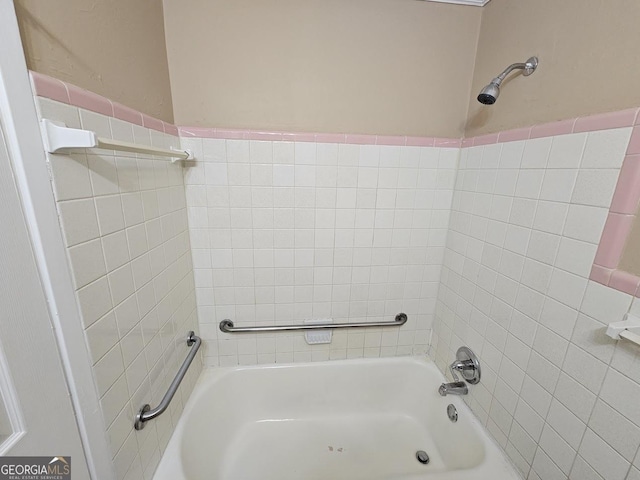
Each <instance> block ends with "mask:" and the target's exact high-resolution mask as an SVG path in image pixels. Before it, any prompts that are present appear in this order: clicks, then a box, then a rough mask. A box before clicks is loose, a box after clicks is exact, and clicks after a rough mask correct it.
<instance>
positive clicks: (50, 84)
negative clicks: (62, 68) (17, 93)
mask: <svg viewBox="0 0 640 480" xmlns="http://www.w3.org/2000/svg"><path fill="white" fill-rule="evenodd" d="M30 73H31V85H32V87H33V91H34V92H35V94H36V95H38V96H40V97H46V98H50V99H51V100H56V101H58V102H62V103H67V104H68V103H69V92H67V87H66V85H65V84H64V82H61V81H60V80H57V79H55V78H53V77H49V76H47V75H43V74H41V73H38V72H30Z"/></svg>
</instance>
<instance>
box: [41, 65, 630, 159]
mask: <svg viewBox="0 0 640 480" xmlns="http://www.w3.org/2000/svg"><path fill="white" fill-rule="evenodd" d="M30 74H31V81H32V85H33V90H34V92H35V93H36V95H39V96H42V97H46V98H51V99H52V100H56V101H59V102H63V103H67V104H71V105H75V106H77V107H82V108H86V109H88V110H92V111H94V112H98V113H102V114H103V115H109V116H112V117H115V118H119V119H121V120H125V121H128V122H131V123H134V124H136V125H143V126H145V127H148V128H152V129H154V130H158V131H161V132H166V133H170V134H172V135H176V132H177V134H179V135H183V136H186V137H195V138H220V139H228V140H234V139H244V140H274V141H277V140H288V141H294V142H322V143H352V144H356V145H391V146H417V147H430V146H436V147H442V148H460V147H463V148H466V147H470V146H478V145H491V144H494V143H503V142H514V141H518V140H527V139H529V138H542V137H550V136H555V135H564V134H569V133H578V132H593V131H597V130H606V129H611V128H621V127H631V126H633V125H640V115H639V114H638V112H639V109H637V108H634V109H627V110H622V111H618V112H609V113H602V114H597V115H589V116H584V117H578V118H572V119H566V120H559V121H555V122H549V123H545V124H540V125H533V126H531V127H524V128H516V129H512V130H505V131H502V132H498V133H492V134H487V135H480V136H477V137H467V138H434V137H413V136H393V135H363V134H348V133H347V134H344V133H309V132H284V131H267V130H252V129H226V128H206V127H190V126H175V125H171V124H168V123H166V122H163V121H161V120H158V119H156V118H153V117H150V116H149V115H146V114H143V113H140V112H138V111H136V110H133V109H131V108H129V107H126V106H124V105H121V104H119V103H116V102H112V101H110V100H109V99H107V98H105V97H102V96H100V95H97V94H95V93H92V92H89V91H88V90H83V89H81V88H79V87H76V86H75V85H71V84H69V83H66V82H63V81H61V80H58V79H56V78H52V77H49V76H47V75H43V74H41V73H37V72H30ZM636 129H638V130H640V127H636ZM634 130H635V129H634ZM633 138H634V142H633V144H631V145H630V148H631V150H632V151H633V152H634V153H640V133H635V131H634V137H633Z"/></svg>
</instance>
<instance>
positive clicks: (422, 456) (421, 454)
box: [416, 450, 429, 465]
mask: <svg viewBox="0 0 640 480" xmlns="http://www.w3.org/2000/svg"><path fill="white" fill-rule="evenodd" d="M416 458H417V459H418V461H419V462H420V463H423V464H425V465H426V464H427V463H429V455H427V452H425V451H424V450H418V451H417V452H416Z"/></svg>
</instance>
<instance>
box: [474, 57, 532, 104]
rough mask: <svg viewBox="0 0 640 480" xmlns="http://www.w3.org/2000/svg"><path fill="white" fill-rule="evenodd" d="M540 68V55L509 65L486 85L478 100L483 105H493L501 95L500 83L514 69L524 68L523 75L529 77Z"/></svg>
mask: <svg viewBox="0 0 640 480" xmlns="http://www.w3.org/2000/svg"><path fill="white" fill-rule="evenodd" d="M536 68H538V57H531V58H530V59H529V60H527V61H526V62H525V63H514V64H513V65H509V66H508V67H507V68H506V69H505V70H504V71H503V72H502V73H501V74H500V75H498V76H497V77H496V78H494V79H493V80H491V82H490V83H489V85H487V86H486V87H484V88H483V89H482V90H481V91H480V94H479V95H478V101H479V102H480V103H482V104H483V105H493V104H494V103H496V100H497V99H498V96H500V85H502V81H503V80H504V79H505V78H506V77H507V75H509V74H510V73H511V72H512V71H514V70H524V71H523V72H522V75H524V76H525V77H528V76H529V75H531V74H532V73H533V72H535V71H536Z"/></svg>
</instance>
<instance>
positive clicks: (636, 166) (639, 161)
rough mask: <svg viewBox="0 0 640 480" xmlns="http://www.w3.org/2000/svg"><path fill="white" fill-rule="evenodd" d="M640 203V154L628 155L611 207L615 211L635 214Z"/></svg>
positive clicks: (623, 164)
mask: <svg viewBox="0 0 640 480" xmlns="http://www.w3.org/2000/svg"><path fill="white" fill-rule="evenodd" d="M639 204H640V155H627V156H626V157H625V158H624V162H623V163H622V169H621V170H620V176H619V178H618V184H617V185H616V190H615V193H614V194H613V201H612V202H611V208H610V209H609V210H610V211H611V212H613V213H622V214H626V215H634V214H635V213H636V212H637V211H638V205H639Z"/></svg>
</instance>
